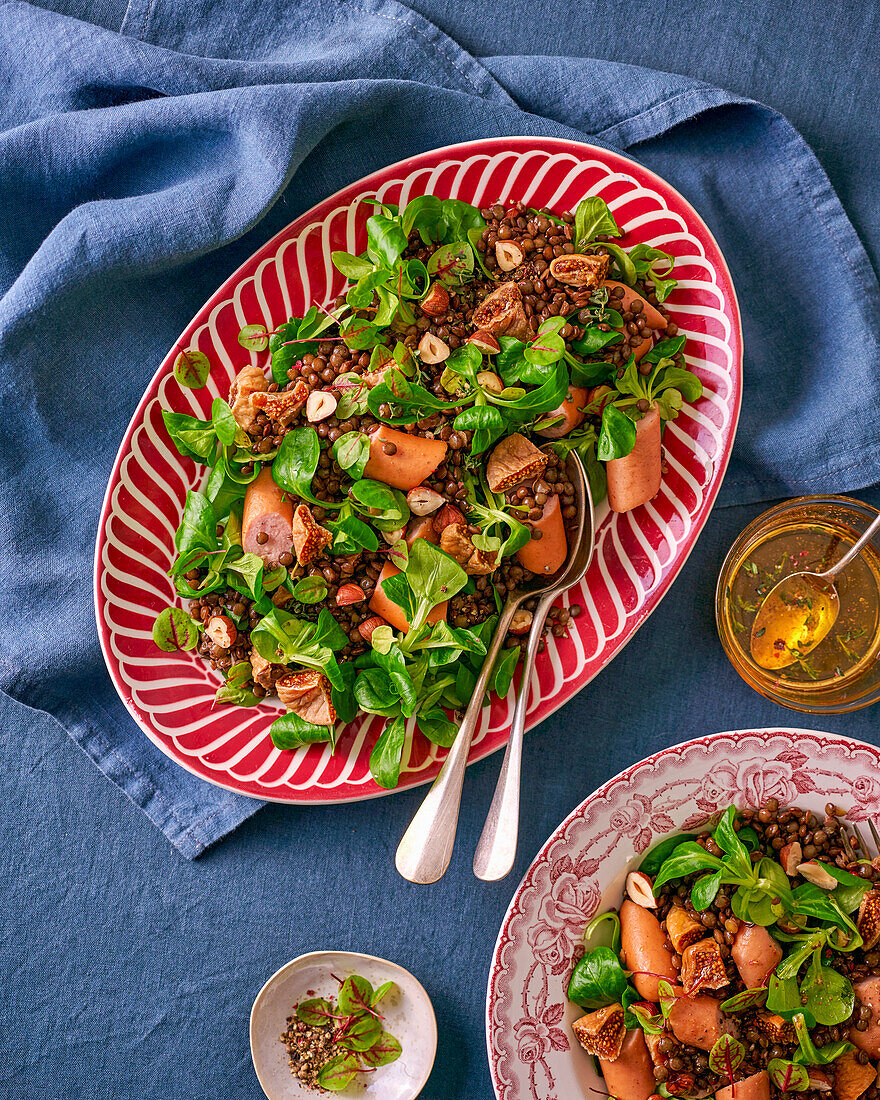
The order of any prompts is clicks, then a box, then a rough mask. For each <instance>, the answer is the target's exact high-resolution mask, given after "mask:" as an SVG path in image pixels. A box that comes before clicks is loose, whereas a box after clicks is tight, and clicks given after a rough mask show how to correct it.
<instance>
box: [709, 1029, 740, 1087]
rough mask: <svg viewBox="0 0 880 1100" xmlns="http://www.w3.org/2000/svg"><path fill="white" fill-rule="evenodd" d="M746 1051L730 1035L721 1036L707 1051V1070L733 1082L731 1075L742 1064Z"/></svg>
mask: <svg viewBox="0 0 880 1100" xmlns="http://www.w3.org/2000/svg"><path fill="white" fill-rule="evenodd" d="M745 1056H746V1049H745V1047H744V1046H743V1045H742V1043H739V1042H737V1040H736V1039H734V1038H733V1037H732V1036H730V1035H722V1036H721V1038H720V1039H719V1040H718V1042H717V1043H716V1044H715V1045H714V1046H713V1047H712V1049H711V1050H710V1051H709V1069H711V1070H712V1072H713V1073H717V1074H718V1075H719V1076H720V1077H727V1078H728V1080H730V1081H733V1074H734V1073H735V1071H736V1070H738V1069H739V1067H740V1066H741V1065H742V1064H743V1060H744V1059H745Z"/></svg>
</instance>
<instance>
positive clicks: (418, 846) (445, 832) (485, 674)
mask: <svg viewBox="0 0 880 1100" xmlns="http://www.w3.org/2000/svg"><path fill="white" fill-rule="evenodd" d="M567 470H568V476H569V478H570V480H571V482H572V484H573V485H574V486H575V500H576V502H578V503H579V502H580V501H583V500H585V499H586V500H589V490H588V489H586V488H585V487H586V484H587V481H586V475H585V474H584V468H583V466H582V465H581V461H580V459H579V458H578V457H577V455H576V454H575V453H574V452H573V451H572V452H571V453H570V454H569V456H568V461H567ZM589 515H590V524H589V531H588V532H586V534H587V536H588V537H589V539H590V542H591V543H592V534H593V532H592V527H593V524H592V504H590V506H589ZM584 534H585V514H584V509H583V508H579V509H578V527H577V529H576V533H575V537H573V538H572V539H571V541H570V543H569V552H568V558H567V559H566V563H565V565H563V567H562V569H561V570H559V572H558V573H556V574H554V575H553V576H552V577H540V578H535V580H534V581H532V583H531V585H530V586H528V587H526V588H523V589H520V590H519V591H517V592H513V593H511V594H510V595H509V596H508V597H507V602H506V603H505V604H504V607H503V608H502V611H501V615H500V617H499V619H498V625H497V626H496V628H495V633H494V634H493V635H492V641H491V642H490V644H489V648H488V651H487V653H486V659H485V661H484V662H483V667H482V669H481V670H480V675H479V676H478V678H477V683H476V686H475V687H474V693H473V696H472V697H471V701H470V703H469V705H468V708H467V710H466V711H465V715H464V719H463V721H462V723H461V727H460V729H459V731H458V736H457V737H456V739H455V742H454V743H453V746H452V748H451V749H450V750H449V753H448V755H447V757H446V759H445V760H444V761H443V766H442V767H441V769H440V773H439V775H438V776H437V778H436V779H435V780H434V783H433V785H432V786H431V789H430V791H428V794H427V796H426V797H425V801H424V802H423V803H422V805H421V806H420V807H419V809H418V810H417V812H416V814H415V817H413V819H412V821H411V822H410V825H409V828H408V829H407V830H406V832H405V833H404V835H403V839H402V840H401V842H400V844H399V846H398V848H397V856H396V858H395V861H394V862H395V866H396V867H397V870H398V871H399V872H400V874H401V875H403V877H404V878H405V879H408V880H409V881H410V882H416V883H420V884H422V885H426V884H427V883H429V882H436V881H437V879H439V878H442V876H443V875H444V874H445V873H446V868H447V867H448V866H449V861H450V859H451V858H452V849H453V846H454V845H455V832H456V829H457V827H458V812H459V807H460V805H461V788H462V784H463V783H464V771H465V768H466V767H467V761H468V755H469V754H470V749H471V742H472V741H473V738H474V733H475V732H476V728H477V724H478V722H479V720H480V715H481V712H482V708H483V696H484V695H485V694H486V688H487V687H488V685H489V679H490V677H491V675H492V671H493V669H494V667H495V659H496V657H497V656H498V651H499V650H500V649H501V646H502V644H503V643H504V639H505V638H506V637H507V631H508V628H509V627H510V623H511V620H512V619H513V616H514V613H515V612H516V611H517V610H518V609H519V607H520V606H521V605H522V604H523V603H524V602H525V601H526V600H530V599H534V598H535V596H543V595H544V593H549V592H550V591H551V590H552V592H553V594H554V595H556V593H557V592H558V591H559V588H558V585H559V580H558V578H559V577H562V576H564V575H565V574H566V572H567V571H568V568H569V565H570V563H571V561H572V560H573V558H574V556H575V554H576V552H577V549H578V547H579V546H580V544H581V542H582V541H583V538H584ZM533 621H534V620H533Z"/></svg>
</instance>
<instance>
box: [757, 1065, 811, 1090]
mask: <svg viewBox="0 0 880 1100" xmlns="http://www.w3.org/2000/svg"><path fill="white" fill-rule="evenodd" d="M767 1072H768V1073H769V1074H770V1080H771V1081H772V1082H773V1084H774V1085H775V1086H776V1087H777V1088H778V1089H780V1090H781V1091H782V1092H805V1091H806V1090H807V1089H808V1088H809V1087H810V1075H809V1073H807V1070H806V1068H805V1067H804V1066H798V1065H795V1063H794V1062H786V1061H785V1059H783V1058H771V1059H770V1061H769V1062H768V1063H767Z"/></svg>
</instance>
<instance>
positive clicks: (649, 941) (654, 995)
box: [620, 898, 678, 1091]
mask: <svg viewBox="0 0 880 1100" xmlns="http://www.w3.org/2000/svg"><path fill="white" fill-rule="evenodd" d="M665 941H666V936H665V935H664V933H663V929H662V928H661V927H660V921H658V920H657V918H656V917H655V916H654V914H653V913H652V912H651V910H650V909H643V908H642V907H641V905H636V903H635V902H634V901H630V900H629V898H627V899H626V901H624V903H623V905H621V907H620V944H621V954H622V955H623V959H624V966H626V968H627V970H631V971H632V972H633V984H634V985H635V987H636V989H637V990H638V991H639V993H640V994H641V996H642V997H644V998H645V1000H646V1001H654V1002H655V1003H656V1002H657V1001H659V999H660V988H659V987H660V979H661V978H665V979H666V980H667V981H668V982H671V983H672V984H673V985H675V984H676V983H677V982H678V971H677V970H676V969H675V967H674V966H673V965H672V952H671V951H670V950H669V948H668V947H667V946H666V943H665ZM652 1091H653V1090H652Z"/></svg>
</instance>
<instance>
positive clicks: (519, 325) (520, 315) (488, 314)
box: [471, 283, 532, 340]
mask: <svg viewBox="0 0 880 1100" xmlns="http://www.w3.org/2000/svg"><path fill="white" fill-rule="evenodd" d="M471 321H472V322H473V324H474V325H475V326H476V328H477V329H478V330H481V331H483V332H488V333H489V335H490V336H495V337H498V336H514V337H516V339H517V340H529V339H531V336H532V330H531V328H530V327H529V319H528V317H526V311H525V309H524V308H523V300H522V294H521V293H520V289H519V287H518V286H517V285H516V283H502V284H501V286H500V287H498V289H497V290H493V291H492V293H491V294H490V295H489V296H488V297H486V298H484V299H483V301H482V302H481V303H480V304H479V305H478V306H477V308H476V309H475V310H474V313H473V316H472V318H471Z"/></svg>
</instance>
